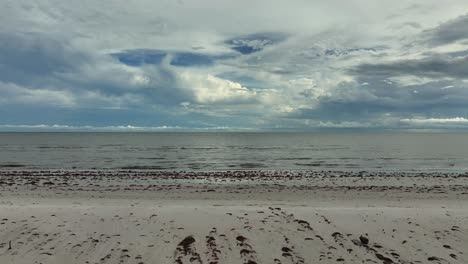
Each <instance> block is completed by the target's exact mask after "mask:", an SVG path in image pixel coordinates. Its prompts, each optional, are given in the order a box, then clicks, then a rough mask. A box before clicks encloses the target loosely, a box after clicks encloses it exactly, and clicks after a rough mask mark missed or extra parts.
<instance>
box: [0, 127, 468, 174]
mask: <svg viewBox="0 0 468 264" xmlns="http://www.w3.org/2000/svg"><path fill="white" fill-rule="evenodd" d="M0 169H3V170H19V169H44V170H47V169H78V170H82V169H142V170H170V171H174V170H177V171H181V170H185V171H226V170H317V171H323V170H382V171H443V172H451V171H453V172H460V171H468V134H464V133H370V132H369V133H0Z"/></svg>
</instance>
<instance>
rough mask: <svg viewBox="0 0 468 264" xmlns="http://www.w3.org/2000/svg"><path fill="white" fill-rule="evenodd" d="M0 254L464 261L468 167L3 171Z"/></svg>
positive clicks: (103, 259)
mask: <svg viewBox="0 0 468 264" xmlns="http://www.w3.org/2000/svg"><path fill="white" fill-rule="evenodd" d="M0 263H2V264H4V263H5V264H7V263H15V264H21V263H43V264H46V263H47V264H51V263H92V264H94V263H135V264H141V263H145V264H146V263H177V264H180V263H195V264H199V263H205V264H215V263H219V264H221V263H228V264H230V263H246V264H255V263H257V264H260V263H272V264H280V263H282V264H290V263H384V264H388V263H460V264H466V263H468V174H416V173H415V174H404V173H369V172H367V173H365V172H360V173H358V172H356V173H343V172H309V173H306V172H288V171H283V172H224V173H184V172H180V173H166V172H145V171H119V172H116V171H11V170H10V171H2V172H0Z"/></svg>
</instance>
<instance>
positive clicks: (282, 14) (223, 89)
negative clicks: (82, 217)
mask: <svg viewBox="0 0 468 264" xmlns="http://www.w3.org/2000/svg"><path fill="white" fill-rule="evenodd" d="M317 129H338V130H339V129H404V130H413V129H415V130H418V129H419V130H431V129H436V130H439V129H443V130H445V129H449V130H450V129H468V2H467V1H466V0H445V1H440V0H407V1H387V0H347V1H342V0H327V1H318V0H288V1H283V0H278V1H271V0H268V1H267V0H249V1H246V0H236V1H230V0H229V1H228V0H227V1H219V0H156V1H155V0H135V1H128V0H126V1H123V0H112V1H110V0H102V1H94V0H81V1H63V0H49V1H46V0H35V1H31V0H27V1H26V0H0V131H23V130H27V131H29V130H32V131H36V130H37V131H45V130H47V131H49V130H50V131H56V130H65V131H75V130H77V131H78V130H79V131H81V130H90V131H94V130H97V131H107V130H109V131H179V130H180V131H186V130H194V131H311V130H317Z"/></svg>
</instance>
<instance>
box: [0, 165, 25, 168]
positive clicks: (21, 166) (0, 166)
mask: <svg viewBox="0 0 468 264" xmlns="http://www.w3.org/2000/svg"><path fill="white" fill-rule="evenodd" d="M24 167H26V165H23V164H0V168H24Z"/></svg>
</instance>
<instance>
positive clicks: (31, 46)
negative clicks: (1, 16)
mask: <svg viewBox="0 0 468 264" xmlns="http://www.w3.org/2000/svg"><path fill="white" fill-rule="evenodd" d="M89 60H90V57H89V55H88V54H86V53H83V52H80V51H78V50H75V49H73V47H71V46H70V45H69V43H67V41H65V40H64V39H60V38H56V37H54V36H51V35H44V34H35V33H0V81H4V82H14V83H22V84H24V83H30V82H31V81H37V79H41V80H43V79H44V78H47V77H51V75H54V74H55V73H63V72H67V71H71V70H73V69H74V68H76V66H77V65H81V64H84V63H87V62H88V61H89ZM36 78H37V79H36Z"/></svg>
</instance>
